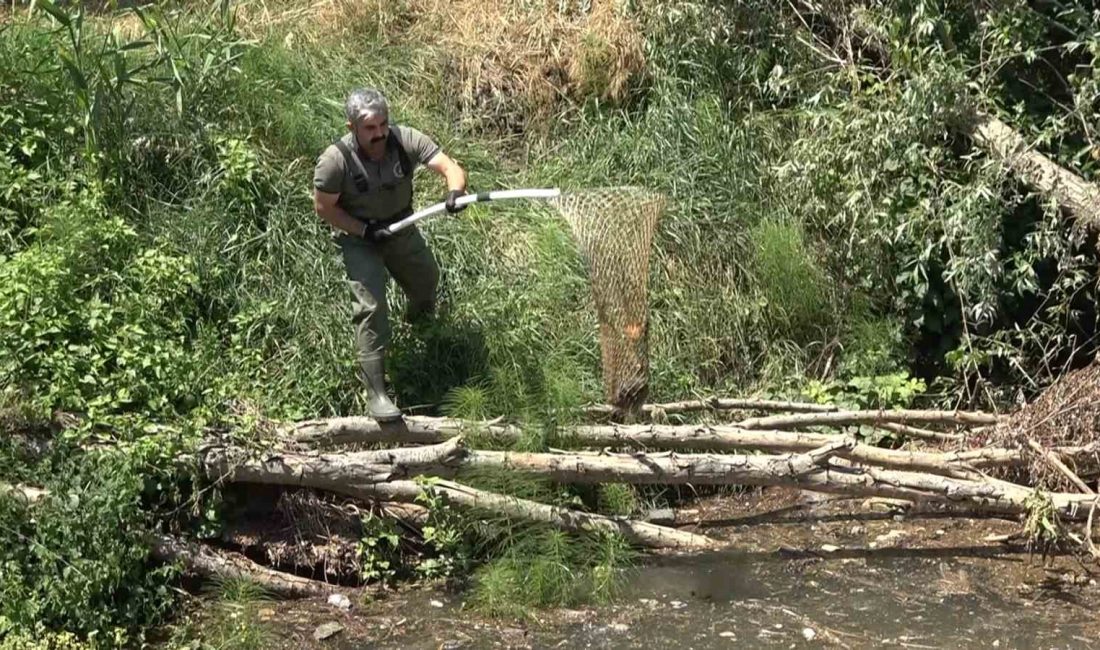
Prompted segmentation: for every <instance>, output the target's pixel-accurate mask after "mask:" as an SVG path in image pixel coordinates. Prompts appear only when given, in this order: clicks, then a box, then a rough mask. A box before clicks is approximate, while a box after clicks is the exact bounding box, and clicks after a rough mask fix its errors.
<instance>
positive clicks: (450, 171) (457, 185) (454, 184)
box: [426, 151, 466, 194]
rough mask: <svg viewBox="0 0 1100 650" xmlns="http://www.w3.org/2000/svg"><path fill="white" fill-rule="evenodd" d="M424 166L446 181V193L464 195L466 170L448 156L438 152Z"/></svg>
mask: <svg viewBox="0 0 1100 650" xmlns="http://www.w3.org/2000/svg"><path fill="white" fill-rule="evenodd" d="M426 166H427V167H428V169H430V170H432V171H433V172H435V173H437V174H439V175H440V176H442V177H443V178H444V179H446V181H447V191H448V192H453V191H458V192H461V193H463V194H465V193H466V170H464V169H462V167H461V166H460V165H459V164H458V163H456V162H455V161H454V160H452V159H451V157H450V156H448V155H447V154H445V153H443V152H442V151H440V152H439V153H437V154H436V155H434V156H432V159H431V160H429V161H428V162H427V164H426Z"/></svg>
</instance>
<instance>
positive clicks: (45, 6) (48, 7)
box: [30, 0, 72, 27]
mask: <svg viewBox="0 0 1100 650" xmlns="http://www.w3.org/2000/svg"><path fill="white" fill-rule="evenodd" d="M35 7H41V9H42V11H45V12H46V13H48V14H49V15H51V16H53V17H54V19H55V20H57V22H59V23H61V24H62V25H64V26H65V27H68V26H70V25H71V24H72V18H71V17H70V16H69V14H67V13H65V12H64V11H61V9H59V8H58V6H57V5H55V4H54V3H53V2H50V0H31V6H30V11H31V12H34V9H35Z"/></svg>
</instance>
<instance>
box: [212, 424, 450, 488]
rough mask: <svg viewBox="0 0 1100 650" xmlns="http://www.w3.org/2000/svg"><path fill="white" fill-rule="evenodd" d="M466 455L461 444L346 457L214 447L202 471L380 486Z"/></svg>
mask: <svg viewBox="0 0 1100 650" xmlns="http://www.w3.org/2000/svg"><path fill="white" fill-rule="evenodd" d="M461 456H462V440H461V438H460V437H454V438H451V439H450V440H447V441H446V442H443V443H440V444H438V445H431V446H426V447H407V448H398V449H382V450H378V451H362V452H354V453H346V454H332V455H327V454H300V453H276V452H266V453H264V454H263V455H262V457H260V458H257V457H256V455H255V453H253V452H250V451H248V450H246V449H243V448H240V447H233V446H229V445H225V444H221V443H218V444H212V445H207V446H204V447H202V448H200V449H199V452H198V459H199V467H200V469H201V471H202V472H203V474H205V476H206V478H207V479H209V480H212V481H220V480H228V481H230V482H238V483H274V484H277V485H289V486H301V487H312V488H318V489H322V490H329V489H333V488H334V487H339V485H340V483H341V482H342V481H343V480H344V477H346V476H347V475H349V474H351V475H354V476H355V477H356V480H357V481H359V482H365V483H377V482H382V481H390V480H395V479H402V478H408V477H410V476H416V475H420V474H424V473H430V472H428V471H427V470H431V469H433V468H436V467H441V466H446V465H448V464H449V463H452V462H455V461H457V460H459V459H460V458H461Z"/></svg>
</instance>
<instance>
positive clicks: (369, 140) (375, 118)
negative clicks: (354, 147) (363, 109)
mask: <svg viewBox="0 0 1100 650" xmlns="http://www.w3.org/2000/svg"><path fill="white" fill-rule="evenodd" d="M348 128H350V129H352V130H353V131H354V132H355V137H356V139H357V140H358V141H359V146H360V147H361V148H363V149H365V150H366V151H367V153H368V154H375V153H379V152H381V151H383V150H384V149H385V146H386V145H385V142H386V137H387V136H388V135H389V133H390V124H389V119H388V118H387V116H386V115H384V114H379V113H371V114H368V115H366V116H365V117H361V118H359V121H358V122H356V124H355V125H354V126H353V125H351V124H348Z"/></svg>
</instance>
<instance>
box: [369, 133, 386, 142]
mask: <svg viewBox="0 0 1100 650" xmlns="http://www.w3.org/2000/svg"><path fill="white" fill-rule="evenodd" d="M385 139H386V136H384V135H379V136H375V137H373V138H371V139H370V141H371V144H374V143H375V142H381V141H383V140H385Z"/></svg>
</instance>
